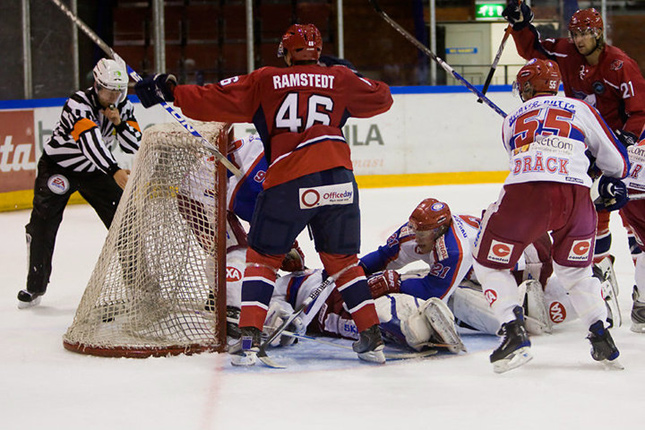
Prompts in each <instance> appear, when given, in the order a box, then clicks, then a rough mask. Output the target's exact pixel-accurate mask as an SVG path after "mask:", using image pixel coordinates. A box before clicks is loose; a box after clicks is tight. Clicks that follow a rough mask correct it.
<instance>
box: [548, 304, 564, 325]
mask: <svg viewBox="0 0 645 430" xmlns="http://www.w3.org/2000/svg"><path fill="white" fill-rule="evenodd" d="M549 317H550V318H551V321H553V322H554V323H556V324H560V323H563V322H564V320H565V319H566V318H567V310H566V309H565V308H564V306H563V305H562V303H560V302H553V303H551V306H549Z"/></svg>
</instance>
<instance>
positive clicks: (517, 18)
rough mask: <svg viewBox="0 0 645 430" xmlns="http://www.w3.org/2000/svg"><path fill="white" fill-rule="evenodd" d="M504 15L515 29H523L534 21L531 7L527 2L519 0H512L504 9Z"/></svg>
mask: <svg viewBox="0 0 645 430" xmlns="http://www.w3.org/2000/svg"><path fill="white" fill-rule="evenodd" d="M502 16H503V17H504V19H506V21H508V23H509V24H511V25H512V26H513V30H515V31H520V30H522V29H523V28H525V27H527V26H528V25H529V24H530V23H531V21H533V11H532V10H531V8H530V7H528V6H527V5H526V3H524V2H523V3H520V2H519V1H518V0H510V1H509V2H508V5H507V6H506V8H505V9H504V11H502Z"/></svg>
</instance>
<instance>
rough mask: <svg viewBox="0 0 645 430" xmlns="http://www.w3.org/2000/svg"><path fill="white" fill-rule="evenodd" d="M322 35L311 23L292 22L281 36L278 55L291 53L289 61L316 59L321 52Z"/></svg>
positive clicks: (282, 55)
mask: <svg viewBox="0 0 645 430" xmlns="http://www.w3.org/2000/svg"><path fill="white" fill-rule="evenodd" d="M322 45H323V42H322V35H321V34H320V31H319V30H318V28H316V26H315V25H313V24H294V25H292V26H291V27H289V28H288V29H287V31H286V32H285V33H284V35H283V36H282V41H281V42H280V46H279V47H278V57H284V56H286V52H289V54H290V55H291V63H292V64H294V63H297V62H302V61H318V59H319V58H320V53H321V52H322Z"/></svg>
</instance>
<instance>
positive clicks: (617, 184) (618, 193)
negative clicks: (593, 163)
mask: <svg viewBox="0 0 645 430" xmlns="http://www.w3.org/2000/svg"><path fill="white" fill-rule="evenodd" d="M597 184H598V196H597V197H596V198H594V205H595V206H596V210H597V211H599V210H606V211H610V212H611V211H615V210H618V209H620V208H622V207H623V206H625V204H627V202H628V201H629V197H628V196H627V187H626V186H625V183H624V182H623V181H621V180H620V179H618V178H611V177H609V176H605V175H603V176H601V177H600V179H598V181H597Z"/></svg>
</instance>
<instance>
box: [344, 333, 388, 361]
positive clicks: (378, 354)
mask: <svg viewBox="0 0 645 430" xmlns="http://www.w3.org/2000/svg"><path fill="white" fill-rule="evenodd" d="M384 347H385V344H384V343H383V338H381V330H380V329H379V328H378V325H373V326H372V327H370V328H368V329H367V330H363V331H362V332H360V338H359V339H358V340H357V341H356V342H354V343H353V344H352V349H353V350H354V352H356V353H357V354H358V358H360V359H361V360H365V361H371V362H373V363H379V364H382V363H385V354H384V353H383V348H384Z"/></svg>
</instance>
